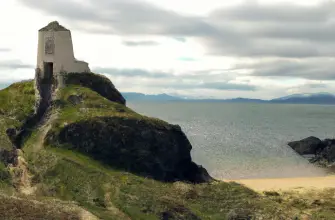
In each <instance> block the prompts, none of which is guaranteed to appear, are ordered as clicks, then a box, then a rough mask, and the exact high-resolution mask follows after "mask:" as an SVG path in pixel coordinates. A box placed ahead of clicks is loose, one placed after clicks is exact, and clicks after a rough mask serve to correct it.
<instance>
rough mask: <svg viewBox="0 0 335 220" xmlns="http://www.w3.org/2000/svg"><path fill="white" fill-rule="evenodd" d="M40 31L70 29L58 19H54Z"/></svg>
mask: <svg viewBox="0 0 335 220" xmlns="http://www.w3.org/2000/svg"><path fill="white" fill-rule="evenodd" d="M39 31H68V29H66V28H65V27H63V26H62V25H60V24H59V23H58V21H53V22H50V23H49V24H48V25H47V26H45V27H44V28H41V29H40V30H39Z"/></svg>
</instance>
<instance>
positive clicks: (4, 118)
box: [0, 81, 35, 149]
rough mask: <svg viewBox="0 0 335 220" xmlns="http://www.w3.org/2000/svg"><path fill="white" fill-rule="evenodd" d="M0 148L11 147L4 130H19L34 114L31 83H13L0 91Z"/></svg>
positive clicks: (33, 97)
mask: <svg viewBox="0 0 335 220" xmlns="http://www.w3.org/2000/svg"><path fill="white" fill-rule="evenodd" d="M0 103H1V105H0V147H1V148H6V149H10V148H11V147H12V145H11V143H10V141H9V139H8V137H7V135H6V130H7V129H8V128H9V127H15V128H19V127H20V126H21V125H22V124H23V123H24V121H25V119H26V118H27V117H28V116H29V115H32V114H33V113H34V104H35V90H34V84H33V81H25V82H19V83H14V84H12V85H11V86H9V87H8V88H5V89H3V90H1V91H0Z"/></svg>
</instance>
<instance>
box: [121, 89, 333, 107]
mask: <svg viewBox="0 0 335 220" xmlns="http://www.w3.org/2000/svg"><path fill="white" fill-rule="evenodd" d="M122 95H123V96H124V97H125V99H126V100H128V101H182V102H226V103H283V104H324V105H335V95H333V94H330V93H306V94H294V95H289V96H284V97H281V98H277V99H272V100H262V99H248V98H234V99H185V98H181V97H177V96H171V95H167V94H158V95H146V94H143V93H135V92H125V93H122Z"/></svg>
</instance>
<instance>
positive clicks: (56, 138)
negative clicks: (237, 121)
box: [0, 75, 334, 220]
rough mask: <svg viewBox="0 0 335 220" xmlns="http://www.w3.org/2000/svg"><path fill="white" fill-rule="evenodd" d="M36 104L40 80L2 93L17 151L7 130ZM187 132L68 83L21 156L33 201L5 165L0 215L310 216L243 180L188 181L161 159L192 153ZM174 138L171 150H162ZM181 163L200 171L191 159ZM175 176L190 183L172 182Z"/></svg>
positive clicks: (4, 118) (1, 133)
mask: <svg viewBox="0 0 335 220" xmlns="http://www.w3.org/2000/svg"><path fill="white" fill-rule="evenodd" d="M92 77H99V76H95V75H92ZM34 100H35V95H34V88H33V82H32V81H27V82H21V83H16V84H13V85H12V86H10V87H9V88H6V89H4V90H1V91H0V101H1V106H0V120H1V124H0V148H5V149H10V148H11V143H10V141H9V140H8V138H7V135H6V129H7V128H8V127H13V126H15V127H17V128H19V127H20V126H21V125H22V124H23V123H24V120H25V118H27V117H28V116H29V115H31V114H33V112H34V104H35V103H34ZM179 129H180V128H178V126H175V125H170V124H168V123H166V122H164V121H161V120H159V119H155V118H149V117H146V116H142V115H140V114H138V113H136V112H134V111H133V110H131V109H129V108H127V107H126V106H125V105H123V104H122V103H116V102H113V101H111V100H110V99H107V98H105V97H103V96H102V95H100V93H98V92H96V91H94V89H92V88H89V87H87V86H84V85H76V84H72V85H69V86H67V87H65V88H63V89H61V90H59V91H58V92H57V94H56V98H55V100H54V102H53V104H52V109H51V112H49V114H48V120H47V123H46V124H44V125H42V126H40V127H38V128H36V129H34V130H33V131H31V134H30V136H29V137H27V138H26V140H25V144H24V147H23V149H22V150H23V152H24V153H23V157H24V159H25V161H26V163H27V168H28V172H29V176H30V178H29V181H30V182H31V184H30V185H31V190H30V191H31V193H30V194H29V195H22V194H20V193H19V192H17V190H16V189H14V188H13V184H12V180H11V177H12V176H13V174H12V173H11V170H10V169H9V168H7V167H6V166H5V165H4V164H3V163H0V197H1V198H0V201H1V202H0V216H3V217H4V218H5V219H94V217H93V216H92V215H94V216H96V217H97V218H100V219H113V220H114V219H134V220H137V219H143V220H150V219H153V220H154V219H164V220H165V219H189V220H196V219H294V217H296V216H301V215H302V214H303V212H304V210H305V209H306V208H305V207H300V206H296V207H295V205H294V204H295V203H294V202H293V203H292V202H285V200H281V199H278V198H277V197H272V196H270V197H269V196H265V195H261V194H258V193H256V192H254V191H252V190H250V189H248V188H246V187H244V186H241V185H239V184H236V183H225V182H220V181H211V182H205V183H201V184H196V183H191V182H192V181H191V182H190V181H185V180H183V178H185V179H186V178H189V176H187V174H185V172H186V171H185V172H184V171H180V172H174V170H173V169H174V167H170V165H171V164H170V163H168V162H167V161H165V159H164V157H163V156H162V155H164V156H165V155H166V154H167V155H166V157H167V158H169V160H170V158H171V157H170V156H171V155H168V153H167V152H172V153H173V155H172V156H175V157H178V155H177V153H178V154H184V152H179V151H178V149H180V148H181V147H180V146H179V145H178V144H176V142H180V143H183V144H186V145H187V143H188V142H187V138H186V139H185V137H184V136H182V135H181V136H180V134H181V133H180V132H181V131H180V130H179ZM143 130H146V131H150V132H151V133H150V132H149V133H150V135H149V134H148V132H144V133H143V135H141V136H138V135H137V134H138V133H141V132H140V131H143ZM162 137H163V138H162ZM159 138H162V141H161V140H160V139H159ZM107 140H108V141H107ZM153 140H154V141H153ZM106 141H107V142H106ZM165 142H166V143H169V146H171V149H169V148H167V147H168V146H167V147H165V146H164V145H163V143H165ZM178 146H179V148H178ZM188 150H190V149H188ZM161 151H163V154H162V153H161ZM115 155H116V156H115ZM180 160H181V161H183V162H184V161H186V162H185V163H187V164H190V165H187V166H191V167H192V169H193V164H192V163H191V162H190V161H189V158H181V159H180ZM153 161H154V162H153ZM158 165H159V166H160V167H159V169H158V168H157V166H158ZM172 165H173V166H178V164H172ZM172 165H171V166H172ZM157 169H158V171H162V172H164V175H163V174H162V175H159V174H160V172H157ZM190 169H191V168H190ZM192 169H191V170H192ZM169 171H171V172H169ZM172 171H173V172H172ZM187 171H188V172H190V170H187ZM188 172H186V173H188ZM171 175H172V176H173V177H174V178H176V177H178V178H180V179H181V180H180V181H166V180H169V179H168V178H169V177H171ZM13 195H14V196H13ZM327 201H328V200H327ZM69 204H70V205H69ZM292 204H293V205H292ZM50 207H52V208H50ZM69 207H73V208H69ZM83 209H84V210H87V211H88V212H89V213H91V214H92V215H90V214H89V213H88V212H87V213H85V214H86V215H84V217H83V214H82V213H83ZM316 210H317V209H316ZM326 211H327V213H326V214H327V215H328V214H329V213H331V210H330V209H329V210H328V209H326ZM43 213H46V214H45V217H43ZM316 213H318V215H320V212H317V211H315V210H314V211H313V212H312V213H311V214H310V215H311V216H313V215H314V216H316ZM321 214H322V213H321ZM326 214H325V215H326ZM48 216H49V217H48ZM50 216H51V217H50ZM333 216H334V215H333ZM248 217H250V218H248ZM321 217H322V216H321ZM321 217H320V218H319V217H318V218H319V219H323V218H321ZM315 219H316V218H315Z"/></svg>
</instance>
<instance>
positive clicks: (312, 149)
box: [288, 137, 335, 167]
mask: <svg viewBox="0 0 335 220" xmlns="http://www.w3.org/2000/svg"><path fill="white" fill-rule="evenodd" d="M288 145H289V146H290V147H291V148H292V149H293V150H295V151H296V152H297V153H299V154H301V155H305V154H313V155H314V156H313V157H312V158H310V159H309V161H310V162H311V163H314V164H317V165H319V166H323V167H331V166H334V164H335V139H326V140H323V141H321V140H320V139H318V138H315V137H309V138H306V139H303V140H301V141H295V142H290V143H289V144H288Z"/></svg>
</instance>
